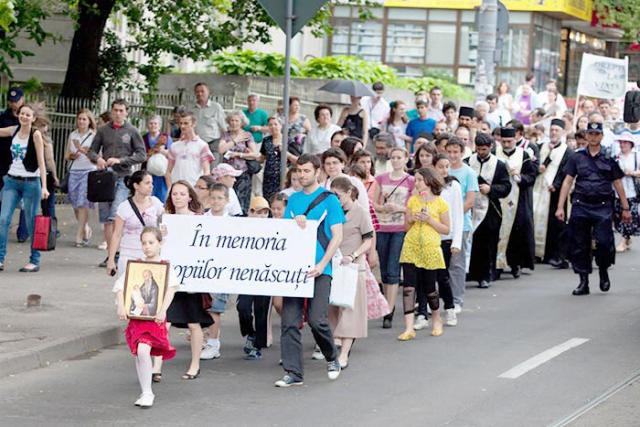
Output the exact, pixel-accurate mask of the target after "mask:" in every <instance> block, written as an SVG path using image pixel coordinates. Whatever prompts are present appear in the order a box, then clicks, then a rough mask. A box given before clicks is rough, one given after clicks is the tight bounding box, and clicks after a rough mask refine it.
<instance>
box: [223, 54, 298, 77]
mask: <svg viewBox="0 0 640 427" xmlns="http://www.w3.org/2000/svg"><path fill="white" fill-rule="evenodd" d="M284 62H285V61H284V55H283V54H281V53H264V52H256V51H253V50H240V51H236V52H219V53H216V54H214V55H213V56H212V57H211V65H212V66H213V69H214V70H215V71H216V72H217V73H219V74H224V75H227V76H266V77H277V76H283V75H284ZM301 68H302V66H301V64H300V62H299V61H298V60H297V59H295V58H292V60H291V75H292V76H293V77H296V76H300V75H301Z"/></svg>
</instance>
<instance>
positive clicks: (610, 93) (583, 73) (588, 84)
mask: <svg viewBox="0 0 640 427" xmlns="http://www.w3.org/2000/svg"><path fill="white" fill-rule="evenodd" d="M628 69H629V59H628V58H626V57H625V58H624V59H617V58H609V57H607V56H598V55H591V54H589V53H585V54H583V55H582V65H581V67H580V79H579V80H578V96H589V97H592V98H605V99H614V98H620V97H623V96H624V94H625V92H626V89H627V75H628Z"/></svg>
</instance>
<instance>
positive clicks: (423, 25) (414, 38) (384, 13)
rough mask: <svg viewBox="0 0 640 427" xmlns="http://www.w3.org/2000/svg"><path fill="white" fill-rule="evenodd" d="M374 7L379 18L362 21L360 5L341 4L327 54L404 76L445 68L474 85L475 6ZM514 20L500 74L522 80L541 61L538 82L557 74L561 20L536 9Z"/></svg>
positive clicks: (512, 17)
mask: <svg viewBox="0 0 640 427" xmlns="http://www.w3.org/2000/svg"><path fill="white" fill-rule="evenodd" d="M373 11H375V13H374V16H375V19H373V20H370V21H367V22H360V21H359V20H358V10H357V8H351V7H348V6H336V7H335V9H334V16H333V19H332V26H333V29H334V32H333V34H332V36H331V39H330V44H329V49H328V50H329V52H328V53H329V54H331V55H355V56H359V57H361V58H363V59H365V60H368V61H383V62H385V63H388V64H391V65H392V66H393V67H395V68H396V69H397V70H398V73H399V74H400V75H405V76H422V75H424V73H425V71H427V72H428V71H431V70H437V71H443V72H446V73H448V74H450V75H452V76H453V77H454V78H456V80H458V81H459V83H461V84H465V85H473V83H474V78H475V77H474V75H475V66H476V62H477V57H478V37H479V36H478V33H477V32H476V31H475V28H474V25H475V15H476V13H475V11H474V10H452V9H426V8H393V7H389V8H382V7H380V8H376V9H373ZM509 18H510V19H509V22H510V28H509V31H508V33H507V34H506V35H505V38H504V45H503V53H502V56H501V60H500V63H499V66H498V70H499V72H501V73H503V74H504V75H505V76H506V75H508V74H509V73H514V74H513V76H514V78H513V80H518V84H519V83H520V80H522V78H523V76H524V73H526V71H527V70H528V69H530V67H531V64H532V61H534V60H536V61H537V62H536V63H537V64H539V66H538V68H537V70H536V71H537V72H538V79H539V81H540V79H541V80H546V79H547V78H548V76H555V75H557V70H558V68H559V63H558V60H559V58H558V54H557V52H558V51H559V44H560V21H559V20H558V19H556V18H553V17H551V16H547V15H544V14H540V13H532V12H510V14H509ZM532 29H535V30H534V31H532ZM554 52H555V53H554ZM510 80H512V79H510ZM510 83H511V81H510Z"/></svg>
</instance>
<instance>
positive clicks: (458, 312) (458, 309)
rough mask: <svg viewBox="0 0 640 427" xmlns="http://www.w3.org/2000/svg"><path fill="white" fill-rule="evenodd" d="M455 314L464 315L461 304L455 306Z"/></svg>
mask: <svg viewBox="0 0 640 427" xmlns="http://www.w3.org/2000/svg"><path fill="white" fill-rule="evenodd" d="M453 312H454V313H455V314H460V313H462V306H461V305H460V304H453Z"/></svg>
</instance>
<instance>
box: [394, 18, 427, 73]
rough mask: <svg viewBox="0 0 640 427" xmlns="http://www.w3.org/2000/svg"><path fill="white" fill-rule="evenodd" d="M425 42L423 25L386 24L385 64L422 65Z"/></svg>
mask: <svg viewBox="0 0 640 427" xmlns="http://www.w3.org/2000/svg"><path fill="white" fill-rule="evenodd" d="M426 41H427V40H426V32H425V28H424V25H418V24H391V23H390V24H388V25H387V58H386V62H391V63H400V64H403V63H404V64H424V53H425V46H426Z"/></svg>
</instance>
